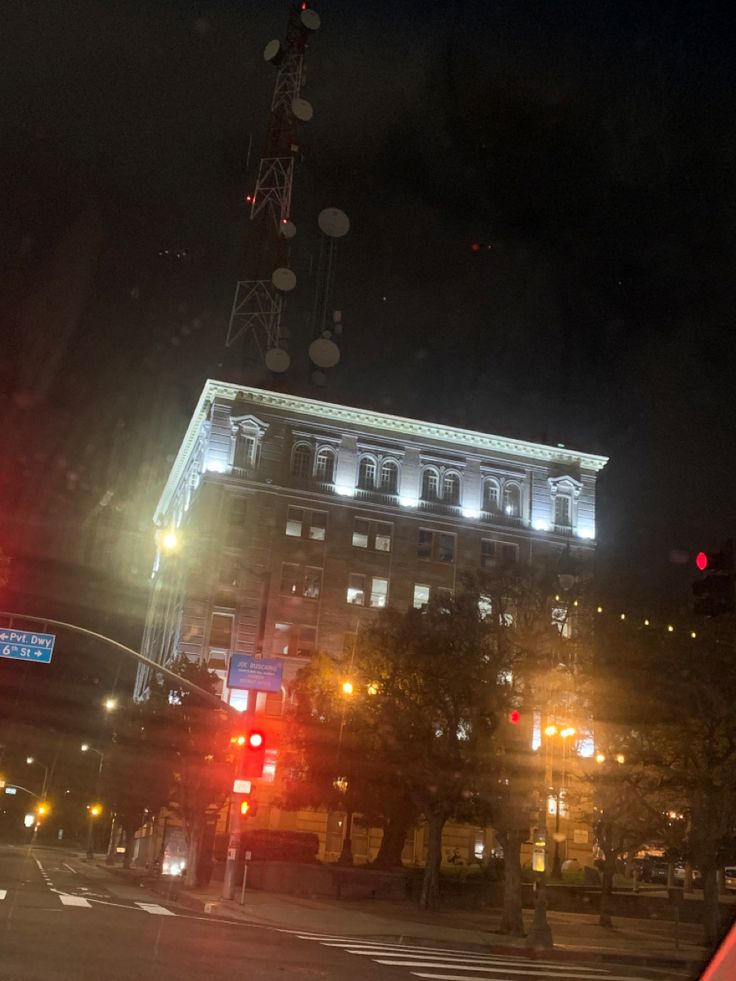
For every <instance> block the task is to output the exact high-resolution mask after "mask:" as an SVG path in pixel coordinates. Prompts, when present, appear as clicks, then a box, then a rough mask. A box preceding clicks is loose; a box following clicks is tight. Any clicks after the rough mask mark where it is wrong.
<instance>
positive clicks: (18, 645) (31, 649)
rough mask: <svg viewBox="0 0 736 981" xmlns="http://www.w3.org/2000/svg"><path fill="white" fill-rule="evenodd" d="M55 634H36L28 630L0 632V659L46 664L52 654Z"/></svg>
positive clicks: (5, 630)
mask: <svg viewBox="0 0 736 981" xmlns="http://www.w3.org/2000/svg"><path fill="white" fill-rule="evenodd" d="M55 640H56V634H37V633H33V632H32V631H30V630H11V629H9V628H8V627H3V628H2V629H1V630H0V657H7V658H10V660H11V661H33V662H34V664H48V663H49V662H50V661H51V655H52V654H53V653H54V642H55Z"/></svg>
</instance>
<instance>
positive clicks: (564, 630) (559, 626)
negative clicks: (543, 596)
mask: <svg viewBox="0 0 736 981" xmlns="http://www.w3.org/2000/svg"><path fill="white" fill-rule="evenodd" d="M552 625H553V626H554V628H555V629H556V630H557V631H558V633H559V634H560V636H561V637H570V636H572V624H571V623H570V618H569V617H568V612H567V607H564V606H558V607H555V609H553V610H552Z"/></svg>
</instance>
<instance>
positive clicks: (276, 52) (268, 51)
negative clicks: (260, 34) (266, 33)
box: [263, 40, 284, 66]
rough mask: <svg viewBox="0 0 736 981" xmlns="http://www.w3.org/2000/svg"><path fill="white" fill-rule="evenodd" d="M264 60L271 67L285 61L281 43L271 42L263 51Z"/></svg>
mask: <svg viewBox="0 0 736 981" xmlns="http://www.w3.org/2000/svg"><path fill="white" fill-rule="evenodd" d="M263 60H264V61H267V62H268V63H269V65H276V66H278V65H280V64H281V62H282V61H283V60H284V49H283V48H282V47H281V41H276V40H273V41H269V42H268V44H267V45H266V47H265V48H264V49H263Z"/></svg>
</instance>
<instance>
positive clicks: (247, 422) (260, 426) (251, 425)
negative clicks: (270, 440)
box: [230, 415, 268, 439]
mask: <svg viewBox="0 0 736 981" xmlns="http://www.w3.org/2000/svg"><path fill="white" fill-rule="evenodd" d="M230 425H231V426H232V430H233V433H238V432H241V433H242V432H251V433H257V434H258V438H259V439H260V438H261V437H262V436H263V434H264V433H265V432H266V430H267V429H268V423H267V422H262V421H261V420H260V419H259V418H258V417H257V416H253V415H247V416H231V417H230Z"/></svg>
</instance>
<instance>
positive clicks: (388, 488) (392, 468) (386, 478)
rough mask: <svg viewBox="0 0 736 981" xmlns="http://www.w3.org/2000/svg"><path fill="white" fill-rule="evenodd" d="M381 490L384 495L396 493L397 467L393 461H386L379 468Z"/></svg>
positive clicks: (397, 486) (397, 482) (397, 481)
mask: <svg viewBox="0 0 736 981" xmlns="http://www.w3.org/2000/svg"><path fill="white" fill-rule="evenodd" d="M381 490H382V491H383V492H384V494H397V493H398V490H399V467H398V464H396V463H394V461H393V460H386V462H385V463H384V464H383V466H382V467H381Z"/></svg>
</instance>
